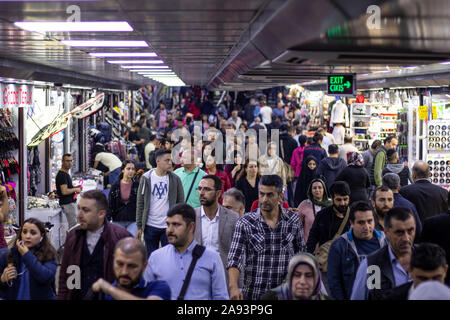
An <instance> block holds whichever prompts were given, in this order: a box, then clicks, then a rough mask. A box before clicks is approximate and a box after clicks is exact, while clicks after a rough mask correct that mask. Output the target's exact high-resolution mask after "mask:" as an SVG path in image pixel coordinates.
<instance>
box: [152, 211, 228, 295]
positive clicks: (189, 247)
mask: <svg viewBox="0 0 450 320" xmlns="http://www.w3.org/2000/svg"><path fill="white" fill-rule="evenodd" d="M195 227H196V226H195V211H194V209H193V208H192V207H191V206H190V205H188V204H184V203H181V204H177V205H175V206H174V207H173V208H172V209H170V210H169V212H168V213H167V229H166V234H167V239H168V240H169V245H167V246H165V247H162V248H160V249H158V250H156V251H154V252H153V253H152V254H151V255H150V258H149V260H148V266H147V269H146V270H145V275H144V278H145V279H146V280H147V281H152V280H164V281H166V282H167V283H168V284H169V287H170V290H171V292H172V300H176V299H177V297H178V296H179V294H180V292H181V288H182V286H183V282H184V280H185V278H186V274H187V272H188V269H189V266H190V264H191V261H192V252H193V250H194V248H195V246H196V245H197V244H198V243H197V242H196V241H195V240H194V232H195ZM184 299H185V300H228V299H229V296H228V290H227V283H226V280H225V270H224V267H223V264H222V261H221V260H220V255H219V253H217V252H215V251H213V250H210V249H205V251H204V252H203V254H202V255H201V257H200V258H199V259H198V260H197V263H196V265H195V268H194V271H193V273H192V277H191V280H190V283H189V286H188V288H187V290H186V293H185V295H184Z"/></svg>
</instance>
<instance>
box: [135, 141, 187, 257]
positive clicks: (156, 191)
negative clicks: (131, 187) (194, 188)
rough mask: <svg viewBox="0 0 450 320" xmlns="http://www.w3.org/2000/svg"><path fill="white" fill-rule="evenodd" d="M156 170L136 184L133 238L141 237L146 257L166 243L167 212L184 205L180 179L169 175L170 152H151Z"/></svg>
mask: <svg viewBox="0 0 450 320" xmlns="http://www.w3.org/2000/svg"><path fill="white" fill-rule="evenodd" d="M155 159H156V168H154V169H151V170H150V171H147V172H146V173H145V174H144V175H143V176H142V177H141V180H140V183H139V189H138V196H137V209H136V225H137V228H138V231H137V235H136V237H137V238H138V239H139V238H141V237H142V234H144V240H145V246H146V247H147V254H148V255H149V256H150V254H151V253H152V252H153V251H155V250H156V249H158V248H159V245H160V243H161V246H165V245H166V244H167V243H168V241H167V237H166V227H167V225H166V220H167V212H168V211H169V209H170V208H171V207H172V206H174V205H175V204H177V203H180V202H184V192H183V185H182V184H181V180H180V178H178V176H177V175H175V174H174V173H172V172H171V171H170V170H171V169H172V157H171V151H170V150H168V149H158V150H157V151H156V152H155Z"/></svg>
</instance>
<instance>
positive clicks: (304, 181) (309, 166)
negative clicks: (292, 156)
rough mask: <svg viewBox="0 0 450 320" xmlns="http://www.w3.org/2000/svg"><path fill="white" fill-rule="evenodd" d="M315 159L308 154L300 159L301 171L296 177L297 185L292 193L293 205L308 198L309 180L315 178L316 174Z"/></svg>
mask: <svg viewBox="0 0 450 320" xmlns="http://www.w3.org/2000/svg"><path fill="white" fill-rule="evenodd" d="M317 165H318V163H317V159H316V158H315V157H314V156H309V157H307V158H306V159H303V161H302V171H301V172H300V175H299V177H298V179H297V185H296V186H295V194H294V206H295V207H298V205H299V204H300V203H301V202H302V201H303V200H306V199H308V188H309V185H310V184H311V181H312V180H313V179H314V178H316V175H317Z"/></svg>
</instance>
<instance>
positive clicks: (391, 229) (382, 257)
mask: <svg viewBox="0 0 450 320" xmlns="http://www.w3.org/2000/svg"><path fill="white" fill-rule="evenodd" d="M384 230H385V232H386V238H387V239H388V240H389V245H387V246H384V247H383V248H381V249H379V250H377V251H375V252H374V253H372V254H370V255H369V256H367V258H366V259H364V260H363V261H362V262H361V264H360V265H359V268H358V271H357V273H356V278H355V282H354V284H353V290H352V295H351V297H350V299H351V300H367V299H377V296H379V295H380V294H381V293H382V292H384V290H386V289H392V288H394V287H398V286H400V285H402V284H405V283H406V282H408V281H412V278H411V277H410V275H409V274H408V269H409V265H410V260H411V253H412V246H413V242H414V238H415V233H416V223H415V221H414V216H413V214H412V213H411V211H410V210H409V209H408V208H404V207H397V208H393V209H391V210H389V212H388V213H387V214H386V217H385V218H384ZM378 299H379V297H378Z"/></svg>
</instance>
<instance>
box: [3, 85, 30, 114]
mask: <svg viewBox="0 0 450 320" xmlns="http://www.w3.org/2000/svg"><path fill="white" fill-rule="evenodd" d="M32 104H33V86H31V85H24V84H4V83H0V107H1V108H18V107H29V106H31V105H32Z"/></svg>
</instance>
